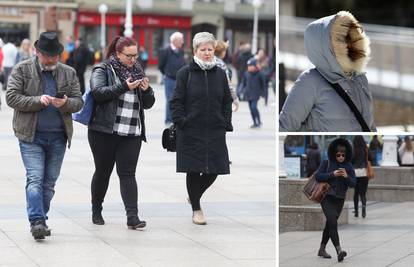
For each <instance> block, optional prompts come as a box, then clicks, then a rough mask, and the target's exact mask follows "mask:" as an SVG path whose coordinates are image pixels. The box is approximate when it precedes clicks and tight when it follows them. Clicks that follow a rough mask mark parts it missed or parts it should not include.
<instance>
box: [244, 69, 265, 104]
mask: <svg viewBox="0 0 414 267" xmlns="http://www.w3.org/2000/svg"><path fill="white" fill-rule="evenodd" d="M241 86H242V92H243V100H244V101H255V100H259V99H260V97H261V96H263V95H264V93H265V91H267V90H266V89H267V88H266V86H267V82H266V77H265V76H264V75H263V73H262V72H261V71H257V72H248V71H246V72H245V73H244V75H243V80H242V85H241Z"/></svg>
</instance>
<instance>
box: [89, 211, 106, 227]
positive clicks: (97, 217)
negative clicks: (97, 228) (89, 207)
mask: <svg viewBox="0 0 414 267" xmlns="http://www.w3.org/2000/svg"><path fill="white" fill-rule="evenodd" d="M92 222H93V223H94V224H97V225H104V224H105V221H104V219H103V217H102V213H100V212H92Z"/></svg>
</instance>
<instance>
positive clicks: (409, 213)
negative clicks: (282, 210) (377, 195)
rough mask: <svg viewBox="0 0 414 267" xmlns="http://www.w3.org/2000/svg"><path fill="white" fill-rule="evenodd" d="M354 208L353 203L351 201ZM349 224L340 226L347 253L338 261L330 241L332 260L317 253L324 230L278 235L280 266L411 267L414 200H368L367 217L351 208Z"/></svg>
mask: <svg viewBox="0 0 414 267" xmlns="http://www.w3.org/2000/svg"><path fill="white" fill-rule="evenodd" d="M348 205H349V207H352V205H353V204H352V203H351V202H349V203H348ZM349 211H350V213H349V222H348V223H349V224H347V225H343V226H339V238H340V241H341V246H342V248H343V249H344V250H346V251H347V252H348V256H347V257H346V258H345V260H344V261H343V262H341V263H338V261H337V258H336V253H335V249H334V247H333V245H332V243H331V242H330V241H329V243H328V245H327V249H326V250H327V252H328V253H329V254H331V255H332V259H323V258H320V257H318V256H316V255H317V252H318V249H319V244H320V242H321V236H322V232H321V231H308V232H286V233H282V234H280V236H279V242H280V249H279V252H280V257H279V264H280V266H281V267H319V266H343V267H344V266H350V267H354V266H364V267H385V266H392V267H394V266H395V267H409V266H413V261H414V249H413V244H414V203H413V202H402V203H389V202H388V203H385V202H369V203H368V206H367V217H366V218H365V219H362V218H361V217H359V218H354V217H353V213H352V211H353V209H351V208H350V209H349Z"/></svg>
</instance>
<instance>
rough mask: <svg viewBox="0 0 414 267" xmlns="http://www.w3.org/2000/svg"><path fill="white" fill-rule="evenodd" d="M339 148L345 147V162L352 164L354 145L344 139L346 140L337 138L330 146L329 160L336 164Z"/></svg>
mask: <svg viewBox="0 0 414 267" xmlns="http://www.w3.org/2000/svg"><path fill="white" fill-rule="evenodd" d="M338 146H343V147H345V150H346V152H345V161H344V162H351V161H352V155H353V152H352V145H351V143H350V142H349V141H348V140H346V139H344V138H337V139H335V140H333V141H332V142H331V143H330V144H329V146H328V158H329V160H330V161H331V162H336V152H337V149H338Z"/></svg>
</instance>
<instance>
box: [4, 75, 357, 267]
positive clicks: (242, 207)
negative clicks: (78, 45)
mask: <svg viewBox="0 0 414 267" xmlns="http://www.w3.org/2000/svg"><path fill="white" fill-rule="evenodd" d="M86 81H89V80H88V79H86ZM152 86H153V87H154V91H155V95H156V99H157V100H156V103H155V105H154V107H153V108H152V109H150V110H147V111H146V123H147V131H148V132H147V138H148V143H147V144H143V146H142V150H141V154H140V159H139V162H138V169H137V182H138V197H139V215H140V218H141V219H143V220H146V221H147V225H148V226H147V228H146V229H145V230H144V231H134V230H129V229H127V226H126V216H125V212H124V208H123V204H122V201H121V196H120V192H119V180H118V177H117V175H116V172H115V171H114V173H113V174H112V177H111V182H110V186H109V190H108V193H107V195H106V198H105V203H104V210H103V217H104V219H105V221H106V224H105V225H104V226H97V225H94V224H92V222H91V205H90V181H91V177H92V174H93V172H94V165H93V159H92V154H91V152H90V148H89V144H88V142H87V128H86V127H85V126H83V125H81V124H78V123H74V125H75V126H74V138H73V142H72V147H71V149H68V150H67V151H66V156H65V160H64V162H63V167H62V170H61V175H60V177H59V180H58V182H57V186H56V195H55V197H54V199H53V200H52V207H51V211H50V213H49V220H48V225H49V227H50V228H52V236H51V237H48V238H47V239H46V240H45V241H41V242H36V241H34V240H33V238H32V236H31V235H30V232H29V224H28V221H27V216H26V210H25V191H24V187H25V170H24V167H23V164H22V161H21V158H20V152H19V149H18V142H17V139H16V138H15V137H14V134H13V130H12V115H13V111H12V109H10V108H9V107H7V106H6V104H5V101H4V92H2V98H3V99H2V109H1V111H0V148H1V149H0V173H1V175H0V266H47V267H52V266H59V267H62V266H111V267H114V266H119V267H121V266H145V267H146V266H180V267H184V266H197V267H202V266H260V267H266V266H269V267H273V266H274V265H275V257H276V256H275V236H276V230H275V195H276V192H275V179H276V177H275V137H274V136H275V112H276V111H275V106H274V105H271V104H269V106H266V107H265V106H264V105H263V101H262V100H261V101H260V107H259V109H260V112H261V115H262V121H263V127H262V128H261V129H250V125H251V124H252V122H251V117H250V113H249V109H248V105H247V103H245V102H242V103H241V106H240V110H239V111H238V112H236V113H233V125H234V129H235V130H234V132H233V133H229V134H228V135H227V144H228V148H229V156H230V160H231V161H232V165H231V175H226V176H219V177H218V179H217V181H216V183H215V184H214V185H213V186H212V187H211V188H210V189H209V190H208V191H207V192H206V194H205V196H204V197H203V199H202V203H201V205H202V207H203V210H204V213H205V215H206V219H207V223H208V224H207V225H206V226H197V225H194V224H193V223H192V221H191V214H192V211H191V207H190V206H189V204H188V203H187V200H186V199H187V191H186V185H185V175H184V174H182V173H181V174H177V173H176V172H175V163H176V162H175V153H171V152H166V151H165V150H163V148H162V146H161V134H162V130H163V129H164V123H163V121H164V107H165V98H164V90H163V86H161V85H154V84H153V85H152ZM269 95H270V100H269V102H270V103H273V102H274V95H273V92H271V91H269ZM282 240H283V235H282ZM310 249H311V247H310ZM289 250H291V248H289ZM282 251H284V249H283V247H282ZM351 253H352V251H351ZM282 259H284V258H283V257H282ZM282 262H283V261H282ZM302 266H303V265H302Z"/></svg>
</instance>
